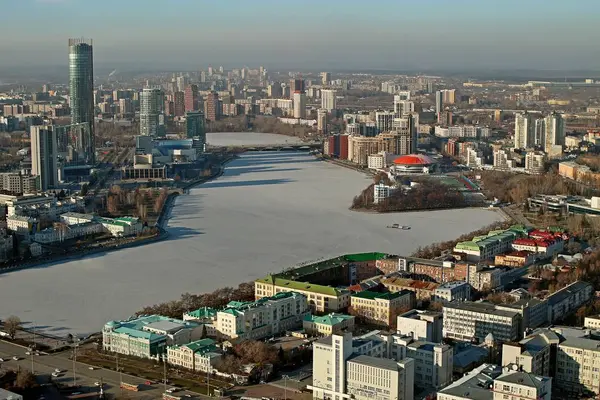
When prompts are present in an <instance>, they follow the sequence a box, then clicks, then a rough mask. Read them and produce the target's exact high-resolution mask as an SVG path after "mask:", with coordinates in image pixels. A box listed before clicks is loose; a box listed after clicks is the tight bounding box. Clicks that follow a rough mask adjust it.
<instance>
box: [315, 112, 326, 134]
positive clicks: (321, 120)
mask: <svg viewBox="0 0 600 400" xmlns="http://www.w3.org/2000/svg"><path fill="white" fill-rule="evenodd" d="M317 130H318V131H319V132H320V133H327V110H324V109H322V108H319V109H318V110H317Z"/></svg>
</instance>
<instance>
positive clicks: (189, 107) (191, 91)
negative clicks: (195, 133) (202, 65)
mask: <svg viewBox="0 0 600 400" xmlns="http://www.w3.org/2000/svg"><path fill="white" fill-rule="evenodd" d="M184 93H185V95H184V97H185V111H186V112H189V111H198V110H199V109H200V107H199V103H198V85H188V86H187V87H186V88H185V92H184Z"/></svg>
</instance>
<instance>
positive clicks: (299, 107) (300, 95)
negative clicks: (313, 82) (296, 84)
mask: <svg viewBox="0 0 600 400" xmlns="http://www.w3.org/2000/svg"><path fill="white" fill-rule="evenodd" d="M301 82H304V81H301ZM292 99H293V101H294V118H306V93H304V92H297V91H296V92H294V94H293V97H292Z"/></svg>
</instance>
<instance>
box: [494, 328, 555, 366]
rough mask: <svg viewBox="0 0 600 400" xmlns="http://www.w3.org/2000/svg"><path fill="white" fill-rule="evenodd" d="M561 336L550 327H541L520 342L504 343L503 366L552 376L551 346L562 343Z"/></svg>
mask: <svg viewBox="0 0 600 400" xmlns="http://www.w3.org/2000/svg"><path fill="white" fill-rule="evenodd" d="M560 340H561V339H560V337H559V336H558V335H557V334H556V333H555V332H554V331H552V330H550V329H540V330H538V331H536V332H535V333H533V334H531V335H529V336H527V337H526V338H524V339H523V340H521V341H520V342H518V343H515V342H510V343H504V344H503V345H502V366H503V367H508V368H511V367H512V366H513V365H514V366H517V367H518V369H519V370H522V371H524V372H529V373H532V374H536V375H541V376H551V375H552V374H554V371H552V370H551V367H550V365H551V348H552V346H554V347H556V346H557V345H558V344H559V343H560Z"/></svg>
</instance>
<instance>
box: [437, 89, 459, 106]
mask: <svg viewBox="0 0 600 400" xmlns="http://www.w3.org/2000/svg"><path fill="white" fill-rule="evenodd" d="M440 92H441V93H442V103H443V104H454V102H455V101H456V89H443V90H440Z"/></svg>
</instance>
